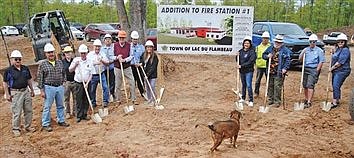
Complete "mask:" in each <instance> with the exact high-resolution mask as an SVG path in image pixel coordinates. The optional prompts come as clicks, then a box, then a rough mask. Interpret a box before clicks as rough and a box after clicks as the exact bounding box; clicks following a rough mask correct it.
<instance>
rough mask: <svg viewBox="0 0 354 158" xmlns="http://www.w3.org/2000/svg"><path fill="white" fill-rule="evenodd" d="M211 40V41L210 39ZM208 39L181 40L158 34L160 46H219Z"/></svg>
mask: <svg viewBox="0 0 354 158" xmlns="http://www.w3.org/2000/svg"><path fill="white" fill-rule="evenodd" d="M209 40H210V39H209ZM209 40H208V39H207V38H200V37H192V38H180V37H175V36H168V35H165V34H162V33H159V34H158V43H159V44H200V45H217V43H215V42H214V40H210V41H209Z"/></svg>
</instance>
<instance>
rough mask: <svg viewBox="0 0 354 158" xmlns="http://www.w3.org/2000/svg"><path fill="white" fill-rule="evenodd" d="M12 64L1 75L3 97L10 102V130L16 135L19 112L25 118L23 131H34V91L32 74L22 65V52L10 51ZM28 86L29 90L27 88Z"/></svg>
mask: <svg viewBox="0 0 354 158" xmlns="http://www.w3.org/2000/svg"><path fill="white" fill-rule="evenodd" d="M10 58H11V61H12V65H11V66H10V67H8V68H7V69H6V70H5V72H4V75H3V87H4V91H5V99H6V100H7V101H9V102H11V103H10V104H11V112H12V132H13V134H14V135H15V136H16V137H18V136H20V135H21V113H22V110H23V115H24V118H25V125H24V127H25V131H26V132H34V131H35V128H33V127H31V124H32V115H33V113H32V111H33V108H32V98H31V97H34V91H33V87H32V76H31V72H30V70H29V68H28V67H27V66H25V65H22V54H21V52H20V51H18V50H14V51H12V52H11V56H10ZM28 87H29V88H30V90H31V91H29V90H28Z"/></svg>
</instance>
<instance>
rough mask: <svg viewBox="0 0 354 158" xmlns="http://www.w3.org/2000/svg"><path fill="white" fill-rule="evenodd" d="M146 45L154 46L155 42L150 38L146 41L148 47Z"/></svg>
mask: <svg viewBox="0 0 354 158" xmlns="http://www.w3.org/2000/svg"><path fill="white" fill-rule="evenodd" d="M146 46H154V43H152V41H151V40H148V41H146V43H145V47H146Z"/></svg>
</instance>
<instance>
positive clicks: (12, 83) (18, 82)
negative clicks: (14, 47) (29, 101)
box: [3, 65, 32, 89]
mask: <svg viewBox="0 0 354 158" xmlns="http://www.w3.org/2000/svg"><path fill="white" fill-rule="evenodd" d="M20 69H21V70H18V69H17V68H16V67H15V66H13V65H12V66H10V67H8V68H7V69H6V70H5V72H4V79H3V81H4V82H7V84H8V85H9V87H10V88H13V89H21V88H26V87H27V86H28V80H30V79H31V78H32V76H31V72H30V70H29V69H28V67H27V66H24V65H21V68H20Z"/></svg>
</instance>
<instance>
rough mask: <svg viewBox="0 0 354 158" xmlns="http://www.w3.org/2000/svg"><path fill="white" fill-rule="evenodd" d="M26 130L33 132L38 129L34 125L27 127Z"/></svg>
mask: <svg viewBox="0 0 354 158" xmlns="http://www.w3.org/2000/svg"><path fill="white" fill-rule="evenodd" d="M25 130H26V131H27V132H30V133H33V132H35V131H36V129H35V128H33V127H27V128H25Z"/></svg>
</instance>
